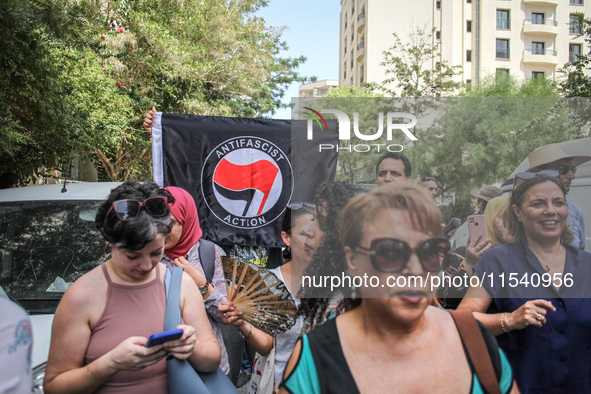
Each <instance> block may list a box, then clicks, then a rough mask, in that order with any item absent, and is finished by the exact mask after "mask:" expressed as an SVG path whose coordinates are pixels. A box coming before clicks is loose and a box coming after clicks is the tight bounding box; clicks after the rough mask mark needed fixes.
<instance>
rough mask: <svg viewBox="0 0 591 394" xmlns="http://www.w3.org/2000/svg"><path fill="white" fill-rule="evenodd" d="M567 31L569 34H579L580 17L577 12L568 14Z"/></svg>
mask: <svg viewBox="0 0 591 394" xmlns="http://www.w3.org/2000/svg"><path fill="white" fill-rule="evenodd" d="M569 22H570V23H569V29H568V32H569V33H570V34H581V17H580V16H579V15H578V14H570V21H569Z"/></svg>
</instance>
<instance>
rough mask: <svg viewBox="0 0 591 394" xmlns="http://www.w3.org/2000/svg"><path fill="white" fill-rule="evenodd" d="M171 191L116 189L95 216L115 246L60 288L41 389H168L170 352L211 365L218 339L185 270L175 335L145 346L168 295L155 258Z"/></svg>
mask: <svg viewBox="0 0 591 394" xmlns="http://www.w3.org/2000/svg"><path fill="white" fill-rule="evenodd" d="M172 200H173V197H172V196H171V195H170V193H168V192H166V191H165V190H163V189H160V188H159V187H158V185H156V184H155V183H152V182H145V183H139V182H136V181H127V182H125V183H123V184H122V185H120V186H119V187H117V188H116V189H113V190H112V191H111V194H110V195H109V198H108V200H107V201H106V202H105V203H103V204H102V205H101V206H100V208H99V210H98V213H97V216H96V226H97V229H98V230H99V231H100V232H101V234H102V235H103V237H104V238H105V240H106V241H107V242H108V244H110V246H111V247H112V250H113V253H112V257H111V259H110V260H109V261H107V262H106V263H104V264H103V265H101V266H100V267H97V268H95V269H94V270H92V271H91V272H89V273H88V274H86V275H84V276H82V277H81V278H80V279H78V280H77V281H76V282H75V283H74V284H73V285H72V286H71V287H70V288H69V289H68V290H67V291H66V293H65V294H64V296H63V298H62V301H61V303H60V305H59V307H58V309H57V311H56V314H55V318H54V321H53V331H52V338H51V348H50V351H49V359H48V362H47V369H46V374H45V381H44V389H45V392H46V393H48V394H51V393H66V392H67V393H101V394H102V393H109V394H114V393H126V394H129V393H131V394H135V393H138V394H139V393H168V379H167V373H166V361H165V357H166V356H167V355H169V354H170V355H172V356H173V357H176V358H178V359H182V360H185V359H186V360H188V361H189V362H190V363H191V364H192V365H193V367H194V368H195V369H197V370H199V371H203V372H211V371H215V370H216V369H217V368H218V366H219V364H220V345H219V343H218V341H217V339H216V337H215V335H214V334H213V331H212V328H211V325H210V324H209V322H208V319H207V315H206V312H205V308H204V306H203V299H202V297H200V293H199V290H198V288H197V286H196V284H195V282H194V281H193V280H192V279H191V277H189V275H187V274H183V278H182V282H181V313H182V319H183V322H184V324H181V325H179V326H178V327H177V328H182V329H183V331H184V332H183V335H182V337H181V338H180V339H179V340H176V341H170V342H166V343H165V344H162V345H157V346H153V347H149V348H148V347H145V344H146V342H147V338H148V337H149V336H150V335H152V334H155V333H158V332H161V331H163V326H164V313H165V310H166V294H165V289H164V284H163V278H164V276H165V274H166V267H165V266H164V265H163V264H160V259H161V258H162V253H163V251H164V239H165V237H166V234H168V232H169V231H170V229H171V222H170V213H169V209H168V203H169V201H172Z"/></svg>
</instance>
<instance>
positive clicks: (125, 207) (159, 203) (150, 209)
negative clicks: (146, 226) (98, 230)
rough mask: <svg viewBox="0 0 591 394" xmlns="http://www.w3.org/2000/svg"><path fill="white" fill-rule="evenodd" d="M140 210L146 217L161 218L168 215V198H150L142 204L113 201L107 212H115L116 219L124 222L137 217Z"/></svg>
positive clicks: (129, 201) (138, 202)
mask: <svg viewBox="0 0 591 394" xmlns="http://www.w3.org/2000/svg"><path fill="white" fill-rule="evenodd" d="M142 208H143V209H145V210H146V212H147V213H148V215H150V216H153V217H155V218H161V217H163V216H166V214H167V213H168V198H166V197H164V196H158V197H150V198H146V199H145V200H144V201H143V202H141V201H137V200H117V201H113V204H111V208H109V212H111V211H113V212H115V215H116V216H117V219H119V220H121V221H126V220H131V219H133V218H135V217H138V216H139V214H140V212H141V210H142ZM107 214H108V212H107Z"/></svg>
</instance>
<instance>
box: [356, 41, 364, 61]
mask: <svg viewBox="0 0 591 394" xmlns="http://www.w3.org/2000/svg"><path fill="white" fill-rule="evenodd" d="M363 56H365V41H361V42H360V43H359V45H357V61H361V59H363Z"/></svg>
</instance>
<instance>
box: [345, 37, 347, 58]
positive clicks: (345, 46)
mask: <svg viewBox="0 0 591 394" xmlns="http://www.w3.org/2000/svg"><path fill="white" fill-rule="evenodd" d="M346 54H347V39H346V38H345V55H346Z"/></svg>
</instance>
